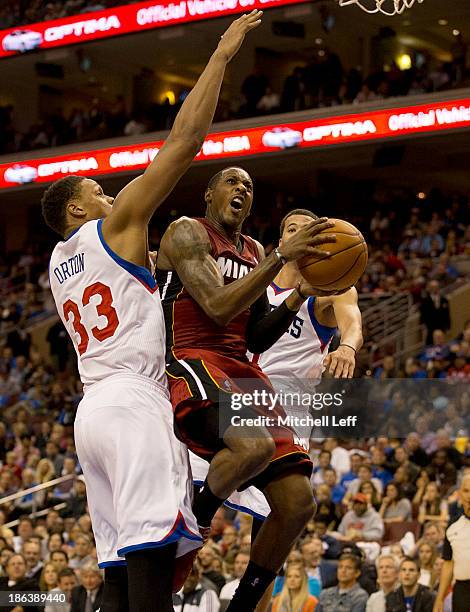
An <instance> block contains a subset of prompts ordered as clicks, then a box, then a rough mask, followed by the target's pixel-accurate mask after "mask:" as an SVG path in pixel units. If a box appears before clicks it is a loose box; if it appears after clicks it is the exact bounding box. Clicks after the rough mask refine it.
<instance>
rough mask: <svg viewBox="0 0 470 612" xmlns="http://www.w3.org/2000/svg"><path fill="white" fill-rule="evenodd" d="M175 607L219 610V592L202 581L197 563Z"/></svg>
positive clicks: (188, 611)
mask: <svg viewBox="0 0 470 612" xmlns="http://www.w3.org/2000/svg"><path fill="white" fill-rule="evenodd" d="M173 607H174V609H175V612H219V610H220V604H219V598H218V597H217V593H216V591H215V590H214V588H213V587H212V586H208V585H207V583H205V584H203V583H202V581H201V571H200V569H199V568H198V566H197V564H196V563H195V564H194V565H193V569H192V571H191V573H190V574H189V576H188V577H187V578H186V582H185V583H184V586H183V589H182V590H181V591H179V593H175V594H174V595H173ZM72 612H74V610H72Z"/></svg>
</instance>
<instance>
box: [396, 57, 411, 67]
mask: <svg viewBox="0 0 470 612" xmlns="http://www.w3.org/2000/svg"><path fill="white" fill-rule="evenodd" d="M397 66H398V68H400V70H409V69H410V68H411V57H410V56H409V55H408V53H401V54H400V55H399V56H398V57H397Z"/></svg>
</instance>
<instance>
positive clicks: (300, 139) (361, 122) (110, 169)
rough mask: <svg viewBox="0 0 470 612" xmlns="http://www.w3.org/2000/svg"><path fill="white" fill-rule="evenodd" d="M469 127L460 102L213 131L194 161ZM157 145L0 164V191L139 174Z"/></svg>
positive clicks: (466, 105) (467, 110) (467, 108)
mask: <svg viewBox="0 0 470 612" xmlns="http://www.w3.org/2000/svg"><path fill="white" fill-rule="evenodd" d="M468 128H470V98H465V99H462V100H453V101H449V102H433V103H429V104H421V105H416V106H404V107H398V108H391V109H386V110H373V111H370V110H369V111H364V112H360V113H353V114H347V115H345V114H343V115H338V116H335V117H327V118H321V119H312V120H309V121H301V122H293V123H281V124H279V123H277V124H271V125H264V126H258V127H253V128H245V129H239V130H232V131H229V132H216V133H214V134H209V136H208V137H207V138H206V140H205V141H204V144H203V146H202V148H201V150H200V152H199V153H198V155H197V157H196V162H198V161H207V160H216V159H230V158H236V157H247V156H254V155H263V154H267V153H275V152H278V153H279V152H284V154H288V151H289V150H294V149H295V150H299V149H309V148H312V147H329V146H332V145H336V144H345V143H360V142H367V141H373V140H379V139H382V140H388V139H394V138H397V137H403V136H406V135H416V134H432V133H439V132H442V131H446V130H452V129H468ZM162 144H163V141H161V140H160V141H156V142H148V143H143V144H134V145H122V146H117V147H112V148H107V149H95V150H90V151H79V152H75V153H70V154H67V155H61V156H56V157H46V158H34V159H29V160H23V161H19V162H16V163H15V162H10V163H7V164H1V165H0V189H7V188H12V187H18V186H20V185H24V184H27V183H49V182H51V181H54V180H56V179H58V178H61V177H63V176H66V175H68V174H80V175H83V176H100V175H109V174H114V173H119V172H132V171H138V170H143V169H144V168H145V167H146V166H148V164H149V163H150V162H151V161H152V160H153V159H154V158H155V156H156V155H158V152H159V150H160V147H161V146H162Z"/></svg>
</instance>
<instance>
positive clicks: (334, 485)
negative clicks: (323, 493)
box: [323, 467, 346, 504]
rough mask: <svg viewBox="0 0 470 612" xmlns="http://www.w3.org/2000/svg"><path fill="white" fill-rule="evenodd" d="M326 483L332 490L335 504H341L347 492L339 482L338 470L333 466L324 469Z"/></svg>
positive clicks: (332, 499)
mask: <svg viewBox="0 0 470 612" xmlns="http://www.w3.org/2000/svg"><path fill="white" fill-rule="evenodd" d="M323 476H324V479H325V483H324V484H326V485H327V486H328V487H329V489H330V492H331V501H332V503H333V504H340V503H341V502H342V501H343V497H344V496H345V494H346V489H345V488H344V487H343V486H341V485H340V484H338V481H337V476H336V470H335V469H334V468H332V467H329V468H326V469H325V470H324V474H323Z"/></svg>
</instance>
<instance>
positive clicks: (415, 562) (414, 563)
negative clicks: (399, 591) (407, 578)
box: [400, 557, 421, 572]
mask: <svg viewBox="0 0 470 612" xmlns="http://www.w3.org/2000/svg"><path fill="white" fill-rule="evenodd" d="M406 562H408V563H413V565H414V566H415V567H416V569H417V570H418V572H419V570H420V569H421V568H420V565H419V561H418V560H417V559H413V557H403V559H402V560H401V561H400V569H401V568H402V565H403V563H406Z"/></svg>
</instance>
